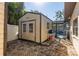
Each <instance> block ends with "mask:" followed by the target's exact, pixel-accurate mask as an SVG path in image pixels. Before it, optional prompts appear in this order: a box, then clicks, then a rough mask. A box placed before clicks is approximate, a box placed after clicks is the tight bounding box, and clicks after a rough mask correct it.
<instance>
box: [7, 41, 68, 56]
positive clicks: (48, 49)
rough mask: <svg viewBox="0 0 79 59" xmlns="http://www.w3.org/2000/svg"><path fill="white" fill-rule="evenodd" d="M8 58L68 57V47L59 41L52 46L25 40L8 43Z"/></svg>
mask: <svg viewBox="0 0 79 59" xmlns="http://www.w3.org/2000/svg"><path fill="white" fill-rule="evenodd" d="M7 56H68V52H67V47H65V46H64V45H63V44H61V43H59V42H58V41H54V42H52V43H51V45H49V46H47V45H40V44H37V43H34V42H30V41H25V40H14V41H10V42H8V46H7Z"/></svg>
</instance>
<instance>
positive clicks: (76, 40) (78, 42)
mask: <svg viewBox="0 0 79 59" xmlns="http://www.w3.org/2000/svg"><path fill="white" fill-rule="evenodd" d="M76 18H79V3H76V6H75V8H74V11H73V14H72V16H71V21H70V22H71V27H70V33H71V35H70V37H71V41H72V43H73V46H74V48H75V50H76V52H77V54H78V55H79V36H75V35H73V21H74V20H75V19H76ZM78 22H79V19H78ZM78 28H79V24H78ZM78 34H79V31H78Z"/></svg>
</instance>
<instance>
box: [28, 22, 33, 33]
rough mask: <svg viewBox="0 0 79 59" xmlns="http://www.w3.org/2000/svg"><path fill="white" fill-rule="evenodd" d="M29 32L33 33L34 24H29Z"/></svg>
mask: <svg viewBox="0 0 79 59" xmlns="http://www.w3.org/2000/svg"><path fill="white" fill-rule="evenodd" d="M29 32H33V24H32V23H30V24H29Z"/></svg>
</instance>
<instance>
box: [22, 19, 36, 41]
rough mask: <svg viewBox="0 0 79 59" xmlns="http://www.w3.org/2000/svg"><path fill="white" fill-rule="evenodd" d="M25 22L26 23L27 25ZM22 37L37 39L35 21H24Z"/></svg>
mask: <svg viewBox="0 0 79 59" xmlns="http://www.w3.org/2000/svg"><path fill="white" fill-rule="evenodd" d="M24 24H26V25H25V27H24ZM24 30H25V31H24ZM22 38H23V39H26V40H31V41H35V21H26V22H23V23H22Z"/></svg>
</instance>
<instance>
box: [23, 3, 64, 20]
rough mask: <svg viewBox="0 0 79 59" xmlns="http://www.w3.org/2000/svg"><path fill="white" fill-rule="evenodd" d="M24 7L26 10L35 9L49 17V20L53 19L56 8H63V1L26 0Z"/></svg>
mask: <svg viewBox="0 0 79 59" xmlns="http://www.w3.org/2000/svg"><path fill="white" fill-rule="evenodd" d="M24 7H25V8H26V10H28V11H30V10H37V11H39V12H41V13H43V14H44V15H46V16H47V17H49V18H50V19H51V20H54V18H53V17H55V13H56V11H58V10H63V9H64V3H63V2H42V3H35V2H26V3H24Z"/></svg>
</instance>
